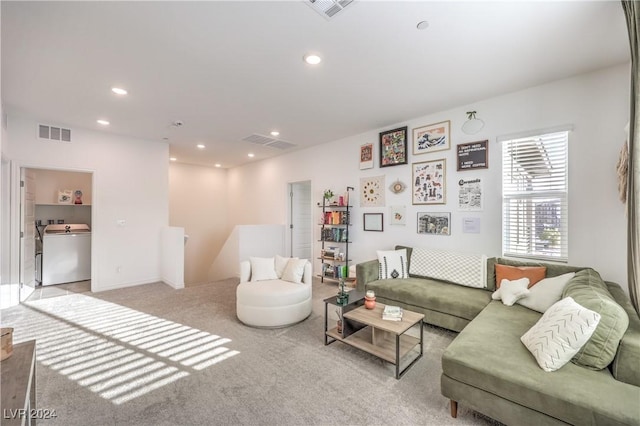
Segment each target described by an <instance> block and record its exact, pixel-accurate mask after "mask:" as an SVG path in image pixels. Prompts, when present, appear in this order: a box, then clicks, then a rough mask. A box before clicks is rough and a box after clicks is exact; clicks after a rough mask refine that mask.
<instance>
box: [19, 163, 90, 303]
mask: <svg viewBox="0 0 640 426" xmlns="http://www.w3.org/2000/svg"><path fill="white" fill-rule="evenodd" d="M93 195H94V194H93V172H90V171H89V172H85V171H76V170H58V169H40V168H31V167H21V168H20V251H19V253H20V259H19V264H20V266H19V274H20V279H19V282H20V296H19V297H20V301H24V300H26V299H27V298H28V297H29V296H30V295H31V294H32V293H33V292H34V291H36V290H37V289H39V288H41V286H47V285H55V284H67V283H71V282H74V283H78V282H82V281H85V283H84V286H85V287H87V290H90V288H91V283H90V280H91V266H92V255H91V253H92V251H93V250H92V243H91V231H92V227H93V220H92V219H93ZM45 257H46V259H45Z"/></svg>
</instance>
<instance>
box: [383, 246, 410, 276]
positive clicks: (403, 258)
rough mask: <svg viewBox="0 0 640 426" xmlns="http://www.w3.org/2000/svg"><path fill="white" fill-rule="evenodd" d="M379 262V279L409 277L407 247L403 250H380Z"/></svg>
mask: <svg viewBox="0 0 640 426" xmlns="http://www.w3.org/2000/svg"><path fill="white" fill-rule="evenodd" d="M377 253H378V262H379V263H380V272H379V274H378V279H381V280H387V279H395V278H409V268H407V249H402V250H389V251H382V250H378V252H377Z"/></svg>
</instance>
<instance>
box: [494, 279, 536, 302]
mask: <svg viewBox="0 0 640 426" xmlns="http://www.w3.org/2000/svg"><path fill="white" fill-rule="evenodd" d="M528 286H529V278H527V277H523V278H520V279H517V280H513V281H509V280H507V279H503V280H502V281H500V287H499V288H498V289H497V290H496V291H494V292H493V294H492V295H491V298H492V299H493V300H502V303H504V304H505V305H507V306H513V304H514V303H516V301H518V300H519V299H522V298H523V297H525V296H527V295H528V294H529V290H528V289H527V287H528Z"/></svg>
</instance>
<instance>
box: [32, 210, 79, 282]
mask: <svg viewBox="0 0 640 426" xmlns="http://www.w3.org/2000/svg"><path fill="white" fill-rule="evenodd" d="M90 279H91V229H90V228H89V225H86V224H71V223H69V224H62V225H48V226H47V227H46V228H44V235H43V237H42V285H53V284H62V283H70V282H74V281H85V280H90Z"/></svg>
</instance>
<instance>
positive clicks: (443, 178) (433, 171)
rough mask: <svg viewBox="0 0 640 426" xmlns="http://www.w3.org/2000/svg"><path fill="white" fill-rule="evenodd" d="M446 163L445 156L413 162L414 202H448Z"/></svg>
mask: <svg viewBox="0 0 640 426" xmlns="http://www.w3.org/2000/svg"><path fill="white" fill-rule="evenodd" d="M446 163H447V160H445V159H444V158H442V159H440V160H433V161H423V162H421V163H413V164H412V165H411V166H412V169H413V182H412V183H413V186H412V191H413V195H412V197H413V200H412V203H413V204H444V203H445V202H446V193H447V191H446V189H447V188H446V182H447V175H446Z"/></svg>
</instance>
